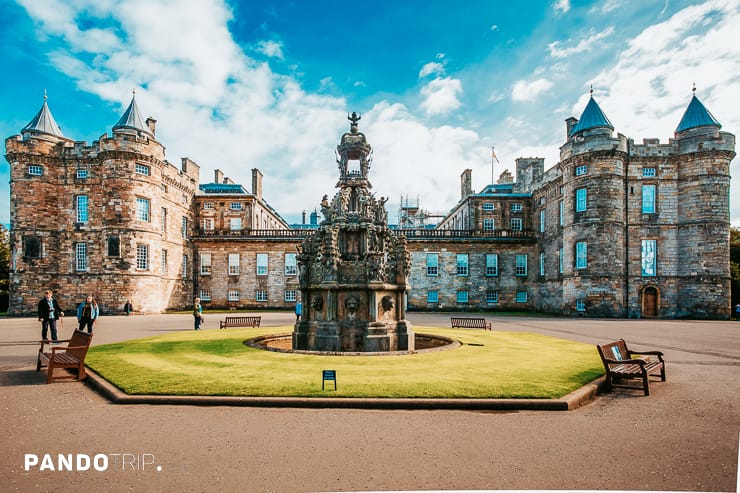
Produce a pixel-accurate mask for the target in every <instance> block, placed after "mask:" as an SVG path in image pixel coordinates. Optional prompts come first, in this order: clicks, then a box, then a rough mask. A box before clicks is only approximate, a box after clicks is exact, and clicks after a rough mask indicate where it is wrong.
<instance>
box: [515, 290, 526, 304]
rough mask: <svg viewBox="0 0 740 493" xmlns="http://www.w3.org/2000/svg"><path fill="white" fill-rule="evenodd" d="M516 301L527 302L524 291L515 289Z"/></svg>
mask: <svg viewBox="0 0 740 493" xmlns="http://www.w3.org/2000/svg"><path fill="white" fill-rule="evenodd" d="M516 302H517V303H526V302H527V292H526V291H517V292H516Z"/></svg>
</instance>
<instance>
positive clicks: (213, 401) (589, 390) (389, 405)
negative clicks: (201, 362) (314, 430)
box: [86, 367, 605, 411]
mask: <svg viewBox="0 0 740 493" xmlns="http://www.w3.org/2000/svg"><path fill="white" fill-rule="evenodd" d="M86 368H87V378H86V382H87V384H88V385H89V386H90V387H92V388H93V389H94V390H96V391H97V392H98V393H100V394H101V395H103V396H104V397H105V398H107V399H108V400H110V401H111V402H112V403H114V404H166V405H190V406H244V407H295V408H356V409H455V410H463V411H464V410H487V411H524V410H530V411H572V410H573V409H576V408H578V407H581V406H583V405H584V404H586V403H588V402H589V401H591V400H593V399H594V397H595V396H596V393H597V392H598V391H599V389H600V388H601V387H602V386H603V384H604V381H605V378H604V377H603V376H602V377H600V378H597V379H596V380H594V381H593V382H591V383H588V384H586V385H584V386H583V387H581V388H579V389H576V390H574V391H573V392H571V393H569V394H567V395H565V396H563V397H561V398H560V399H427V398H388V399H385V398H349V397H335V398H333V397H235V396H200V395H197V396H189V395H128V394H126V393H125V392H122V391H121V390H120V389H118V388H117V387H115V386H114V385H113V384H111V383H110V382H108V381H107V380H105V379H104V378H103V377H101V376H100V375H98V374H97V373H95V371H93V370H91V369H90V368H89V367H86Z"/></svg>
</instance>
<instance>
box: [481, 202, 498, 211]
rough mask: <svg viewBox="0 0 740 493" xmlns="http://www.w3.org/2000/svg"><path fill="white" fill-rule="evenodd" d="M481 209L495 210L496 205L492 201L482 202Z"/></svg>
mask: <svg viewBox="0 0 740 493" xmlns="http://www.w3.org/2000/svg"><path fill="white" fill-rule="evenodd" d="M483 210H484V211H485V212H490V211H494V210H496V205H495V204H494V203H493V202H483Z"/></svg>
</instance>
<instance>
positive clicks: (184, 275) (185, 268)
mask: <svg viewBox="0 0 740 493" xmlns="http://www.w3.org/2000/svg"><path fill="white" fill-rule="evenodd" d="M182 278H183V279H187V278H188V256H187V255H183V256H182Z"/></svg>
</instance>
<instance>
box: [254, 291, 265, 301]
mask: <svg viewBox="0 0 740 493" xmlns="http://www.w3.org/2000/svg"><path fill="white" fill-rule="evenodd" d="M254 299H255V301H259V302H260V303H267V301H268V300H267V290H266V289H258V290H257V291H255V292H254Z"/></svg>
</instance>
